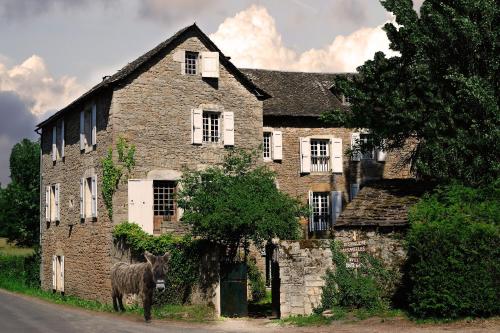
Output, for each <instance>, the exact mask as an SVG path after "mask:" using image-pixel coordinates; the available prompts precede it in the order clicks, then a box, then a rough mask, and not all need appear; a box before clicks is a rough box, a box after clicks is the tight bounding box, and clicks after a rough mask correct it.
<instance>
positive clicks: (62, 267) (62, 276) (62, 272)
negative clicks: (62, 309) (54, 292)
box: [59, 256, 64, 293]
mask: <svg viewBox="0 0 500 333" xmlns="http://www.w3.org/2000/svg"><path fill="white" fill-rule="evenodd" d="M60 258H61V267H60V276H59V278H60V279H61V280H60V283H59V291H60V292H62V293H63V292H64V256H60Z"/></svg>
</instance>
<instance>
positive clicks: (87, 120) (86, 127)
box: [80, 104, 97, 151]
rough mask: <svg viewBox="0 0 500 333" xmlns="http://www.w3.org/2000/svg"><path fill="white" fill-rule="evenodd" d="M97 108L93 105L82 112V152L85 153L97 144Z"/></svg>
mask: <svg viewBox="0 0 500 333" xmlns="http://www.w3.org/2000/svg"><path fill="white" fill-rule="evenodd" d="M96 118H97V106H96V105H95V104H92V105H91V106H89V107H88V108H86V109H85V110H83V111H81V112H80V150H81V151H85V150H87V149H88V148H92V147H93V146H95V145H96V144H97V129H96Z"/></svg>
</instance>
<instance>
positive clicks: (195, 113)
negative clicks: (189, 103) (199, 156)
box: [191, 109, 203, 145]
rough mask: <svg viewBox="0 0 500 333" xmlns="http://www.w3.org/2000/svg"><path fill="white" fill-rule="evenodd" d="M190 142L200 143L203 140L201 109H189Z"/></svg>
mask: <svg viewBox="0 0 500 333" xmlns="http://www.w3.org/2000/svg"><path fill="white" fill-rule="evenodd" d="M191 124H192V127H191V142H192V144H195V145H200V144H201V143H202V142H203V110H202V109H192V110H191Z"/></svg>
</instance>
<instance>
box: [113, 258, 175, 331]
mask: <svg viewBox="0 0 500 333" xmlns="http://www.w3.org/2000/svg"><path fill="white" fill-rule="evenodd" d="M144 257H145V258H146V262H144V263H140V264H127V263H125V262H117V263H116V264H114V265H113V267H111V289H112V295H111V296H112V297H113V308H114V309H115V311H118V306H119V307H120V310H121V311H125V308H124V307H123V295H125V294H139V295H141V298H142V301H143V306H144V319H145V320H146V321H147V322H148V321H150V320H151V305H152V303H153V291H154V289H155V288H157V289H158V290H164V289H165V275H166V274H167V272H168V262H169V261H170V253H168V252H166V253H165V254H164V255H162V256H155V255H152V254H151V253H149V252H148V251H146V252H144Z"/></svg>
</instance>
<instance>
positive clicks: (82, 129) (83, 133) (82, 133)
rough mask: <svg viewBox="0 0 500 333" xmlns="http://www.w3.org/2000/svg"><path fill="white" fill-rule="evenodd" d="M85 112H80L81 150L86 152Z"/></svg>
mask: <svg viewBox="0 0 500 333" xmlns="http://www.w3.org/2000/svg"><path fill="white" fill-rule="evenodd" d="M85 144H86V142H85V111H81V112H80V150H85Z"/></svg>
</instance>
